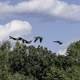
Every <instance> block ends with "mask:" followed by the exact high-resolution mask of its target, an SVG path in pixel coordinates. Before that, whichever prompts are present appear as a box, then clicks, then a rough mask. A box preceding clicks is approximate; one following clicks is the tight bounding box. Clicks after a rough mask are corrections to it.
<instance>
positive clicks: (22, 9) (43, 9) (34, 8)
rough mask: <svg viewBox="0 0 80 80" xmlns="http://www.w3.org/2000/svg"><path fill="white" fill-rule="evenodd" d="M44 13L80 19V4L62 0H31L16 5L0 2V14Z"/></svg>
mask: <svg viewBox="0 0 80 80" xmlns="http://www.w3.org/2000/svg"><path fill="white" fill-rule="evenodd" d="M28 12H29V13H30V12H31V13H42V14H48V15H50V16H58V17H62V18H65V19H72V20H73V19H74V20H80V5H76V4H68V3H66V2H63V1H60V0H29V1H26V0H25V1H23V2H20V3H18V4H15V5H10V4H7V3H0V15H1V16H2V15H5V14H7V15H8V14H16V13H18V14H20V13H28Z"/></svg>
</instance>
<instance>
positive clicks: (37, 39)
mask: <svg viewBox="0 0 80 80" xmlns="http://www.w3.org/2000/svg"><path fill="white" fill-rule="evenodd" d="M9 39H12V40H16V41H22V43H26V44H31V43H32V40H30V41H28V40H26V39H23V38H22V37H18V38H14V37H12V36H9ZM37 41H39V42H40V43H42V41H43V37H41V36H36V37H34V41H33V42H34V43H36V42H37ZM53 42H54V43H57V44H59V45H62V44H63V43H62V42H61V41H53Z"/></svg>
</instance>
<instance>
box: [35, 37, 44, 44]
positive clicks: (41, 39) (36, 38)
mask: <svg viewBox="0 0 80 80" xmlns="http://www.w3.org/2000/svg"><path fill="white" fill-rule="evenodd" d="M34 38H35V40H34V43H35V42H36V41H38V40H39V42H40V43H42V41H43V37H41V36H36V37H34Z"/></svg>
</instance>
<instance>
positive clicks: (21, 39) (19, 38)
mask: <svg viewBox="0 0 80 80" xmlns="http://www.w3.org/2000/svg"><path fill="white" fill-rule="evenodd" d="M9 38H10V39H13V40H19V41H22V42H23V43H27V44H30V43H31V42H32V41H31V40H30V41H27V40H25V39H23V38H22V37H18V38H14V37H12V36H9Z"/></svg>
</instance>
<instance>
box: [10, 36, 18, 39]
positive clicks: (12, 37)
mask: <svg viewBox="0 0 80 80" xmlns="http://www.w3.org/2000/svg"><path fill="white" fill-rule="evenodd" d="M9 38H10V39H13V40H17V38H14V37H12V36H9Z"/></svg>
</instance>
